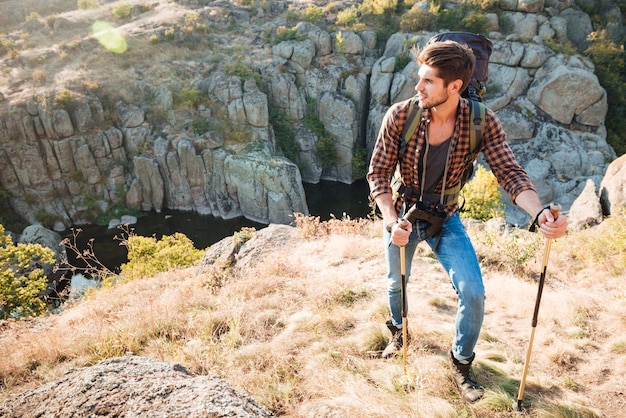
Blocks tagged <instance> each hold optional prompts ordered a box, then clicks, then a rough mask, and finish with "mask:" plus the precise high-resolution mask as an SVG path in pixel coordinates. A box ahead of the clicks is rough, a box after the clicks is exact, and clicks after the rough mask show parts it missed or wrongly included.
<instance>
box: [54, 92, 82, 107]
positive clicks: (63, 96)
mask: <svg viewBox="0 0 626 418" xmlns="http://www.w3.org/2000/svg"><path fill="white" fill-rule="evenodd" d="M74 106H76V100H75V99H74V96H73V95H72V92H70V91H68V90H63V91H62V92H61V93H59V94H57V95H56V96H55V97H54V103H53V105H52V107H53V108H54V109H65V110H67V111H70V110H72V109H73V108H74Z"/></svg>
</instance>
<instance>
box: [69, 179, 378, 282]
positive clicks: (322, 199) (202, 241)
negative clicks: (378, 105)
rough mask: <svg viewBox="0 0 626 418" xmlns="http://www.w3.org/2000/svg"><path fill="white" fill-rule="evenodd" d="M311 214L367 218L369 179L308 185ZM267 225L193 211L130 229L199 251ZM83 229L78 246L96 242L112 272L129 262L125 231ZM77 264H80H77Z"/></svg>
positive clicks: (155, 216) (153, 215)
mask: <svg viewBox="0 0 626 418" xmlns="http://www.w3.org/2000/svg"><path fill="white" fill-rule="evenodd" d="M304 191H305V193H306V199H307V205H308V207H309V214H310V215H312V216H319V217H320V219H321V220H323V221H326V220H328V219H330V218H331V217H332V216H335V217H336V218H342V217H343V215H344V214H346V215H347V216H349V217H350V218H353V219H357V218H363V217H366V216H367V215H368V214H369V213H370V212H371V208H370V207H369V201H368V192H369V190H368V187H367V182H366V181H365V180H359V181H357V182H355V183H353V184H351V185H347V184H343V183H338V182H332V181H321V182H320V183H318V184H308V183H305V184H304ZM265 226H267V225H264V224H259V223H256V222H253V221H250V220H248V219H245V218H243V217H240V218H235V219H222V218H216V217H214V216H210V215H198V214H197V213H193V212H182V211H171V210H163V211H161V212H160V213H157V212H149V213H146V214H145V216H141V217H139V218H138V220H137V223H136V224H135V225H131V226H130V228H131V230H132V232H133V233H134V234H135V235H140V236H145V237H150V236H154V237H156V238H157V239H160V238H161V237H162V236H163V235H172V234H174V233H176V232H181V233H183V234H185V235H186V236H187V237H188V238H189V239H190V240H191V241H193V243H194V246H195V247H196V248H198V249H205V248H207V247H209V246H211V245H212V244H214V243H216V242H218V241H220V240H221V239H223V238H225V237H227V236H230V235H232V234H233V233H234V232H236V231H239V230H240V229H241V228H244V227H252V228H256V229H260V228H263V227H265ZM78 228H80V229H81V232H80V234H79V237H78V240H77V244H78V247H79V248H80V249H81V250H85V249H86V248H87V242H88V241H89V240H90V239H93V244H92V245H93V251H94V253H95V255H96V257H97V258H98V260H99V261H100V262H101V263H102V264H104V265H105V266H106V267H107V268H109V269H110V270H112V271H119V267H120V266H121V265H122V264H123V263H125V262H127V261H128V259H127V252H126V247H124V246H123V245H120V241H119V240H118V239H116V236H117V237H120V236H121V235H122V234H123V231H122V230H120V229H118V228H114V229H108V228H107V227H100V226H96V225H85V226H80V227H78ZM68 258H69V261H70V263H72V264H73V263H75V262H76V261H75V259H74V257H73V255H72V254H71V252H68ZM73 265H76V264H73Z"/></svg>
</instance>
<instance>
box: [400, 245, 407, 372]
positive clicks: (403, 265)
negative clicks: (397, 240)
mask: <svg viewBox="0 0 626 418" xmlns="http://www.w3.org/2000/svg"><path fill="white" fill-rule="evenodd" d="M400 273H401V274H400V275H401V278H402V287H401V289H402V292H401V293H402V358H403V359H404V374H405V375H406V357H407V356H406V345H407V344H406V343H407V341H406V340H407V337H408V331H407V320H406V310H407V309H406V252H405V249H404V246H402V247H400Z"/></svg>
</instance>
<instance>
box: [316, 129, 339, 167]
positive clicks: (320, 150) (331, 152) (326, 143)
mask: <svg viewBox="0 0 626 418" xmlns="http://www.w3.org/2000/svg"><path fill="white" fill-rule="evenodd" d="M315 150H316V151H317V158H318V160H319V162H320V165H321V166H322V168H323V169H324V170H327V169H329V168H331V167H332V166H334V165H335V164H337V161H338V160H339V158H338V156H337V149H336V148H335V141H334V140H333V139H332V138H331V137H330V136H322V137H319V138H318V140H317V142H316V143H315Z"/></svg>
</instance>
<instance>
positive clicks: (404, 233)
mask: <svg viewBox="0 0 626 418" xmlns="http://www.w3.org/2000/svg"><path fill="white" fill-rule="evenodd" d="M412 231H413V225H411V223H410V222H408V221H407V220H405V219H402V218H400V219H398V223H396V224H395V225H394V226H393V227H392V228H391V243H392V244H394V245H397V246H398V247H404V246H405V245H407V244H408V243H409V236H410V235H411V232H412Z"/></svg>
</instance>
